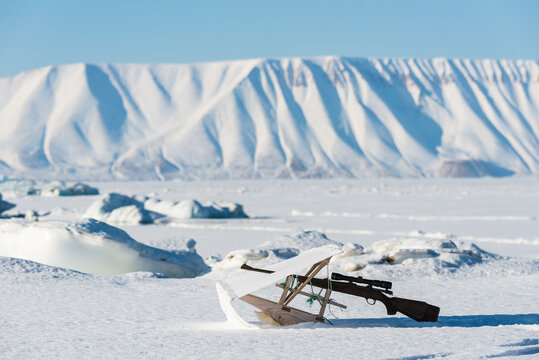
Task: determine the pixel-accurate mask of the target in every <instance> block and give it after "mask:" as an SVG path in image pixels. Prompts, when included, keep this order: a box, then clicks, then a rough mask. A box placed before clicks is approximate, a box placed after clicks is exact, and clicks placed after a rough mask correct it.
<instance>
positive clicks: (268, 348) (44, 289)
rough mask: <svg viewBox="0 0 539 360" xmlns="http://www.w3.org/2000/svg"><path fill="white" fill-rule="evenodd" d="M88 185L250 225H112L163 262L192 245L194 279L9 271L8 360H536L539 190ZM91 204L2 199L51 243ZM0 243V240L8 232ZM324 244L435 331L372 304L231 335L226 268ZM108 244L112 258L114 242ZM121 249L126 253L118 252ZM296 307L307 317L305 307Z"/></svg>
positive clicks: (482, 184) (400, 183) (430, 182)
mask: <svg viewBox="0 0 539 360" xmlns="http://www.w3.org/2000/svg"><path fill="white" fill-rule="evenodd" d="M90 185H91V186H93V187H95V188H97V189H98V190H99V192H100V193H101V194H106V193H113V192H114V193H120V194H123V195H128V196H139V197H142V196H147V197H150V198H155V199H162V200H165V201H170V202H171V203H174V202H176V201H180V200H183V199H197V200H199V201H200V202H202V203H207V202H213V201H224V202H228V203H239V204H242V205H243V207H244V210H245V212H246V213H247V214H249V216H250V218H236V219H184V220H181V219H178V220H176V221H174V222H170V223H158V224H148V225H141V224H139V225H115V226H119V227H120V228H121V229H123V230H125V231H126V232H127V233H128V234H129V236H130V237H131V238H132V240H133V239H134V240H136V242H138V243H142V244H144V245H146V246H151V247H155V248H160V249H162V250H163V251H164V252H163V253H166V254H169V255H170V254H178V252H179V251H185V249H186V244H188V243H189V240H190V239H195V240H196V252H197V253H198V254H199V255H201V256H202V258H204V259H206V262H207V264H208V265H213V271H211V272H208V273H205V274H204V275H202V276H199V277H196V278H193V279H177V278H166V277H163V276H162V275H158V274H153V273H148V272H132V273H126V274H120V275H98V274H86V273H80V272H77V271H74V270H68V269H64V268H59V267H54V266H50V265H42V264H38V263H35V262H32V261H29V260H21V259H15V258H7V257H3V258H1V257H0V289H2V290H1V292H0V293H1V294H2V301H0V314H2V316H1V317H0V329H1V330H0V354H2V356H1V357H2V358H126V359H127V358H129V359H133V358H150V357H151V358H181V359H187V358H217V357H218V358H225V359H226V358H235V359H237V358H240V359H241V358H250V359H253V358H254V359H265V358H267V359H273V358H301V359H303V358H310V359H312V358H323V357H331V358H343V359H347V358H356V359H367V358H369V359H371V358H372V359H427V358H442V357H443V358H449V359H470V358H480V357H502V358H511V357H519V356H523V357H527V358H535V357H537V356H539V355H538V354H539V302H538V301H537V298H538V297H539V285H538V284H539V205H538V204H539V181H538V179H537V178H504V179H488V178H486V179H472V180H455V179H446V180H442V179H436V180H435V179H417V180H397V179H383V180H302V181H265V180H259V181H253V182H248V181H215V182H99V183H98V182H93V183H91V184H90ZM97 199H99V196H96V195H91V196H75V197H44V196H30V195H22V194H11V196H7V194H6V195H5V196H4V197H3V200H5V201H8V202H10V203H13V204H16V205H17V206H16V207H15V208H13V209H9V210H7V211H5V212H4V213H3V215H4V216H5V215H16V214H25V213H27V212H28V211H30V210H34V211H35V212H36V214H38V217H39V221H40V222H39V223H37V224H39V226H38V225H37V224H34V225H30V223H27V224H28V227H29V228H32V227H33V228H34V230H35V228H36V227H37V228H38V229H41V230H40V231H43V227H45V228H46V227H47V226H49V227H50V226H52V225H50V224H56V225H55V226H56V227H57V228H59V229H63V228H62V227H61V226H60V225H58V224H75V223H79V225H66V226H65V227H64V228H68V229H71V230H73V231H74V229H75V230H76V229H79V230H80V229H81V226H82V225H80V222H81V216H82V214H83V213H84V212H85V211H86V210H87V209H88V208H89V207H90V205H91V204H92V203H94V202H95V201H96V200H97ZM49 212H50V213H49ZM47 213H49V214H48V215H45V216H39V215H40V214H47ZM48 221H51V223H50V224H49V223H48ZM6 224H7V225H6ZM13 224H19V225H20V224H24V222H23V221H22V220H11V219H0V232H1V231H2V229H5V228H6V226H8V225H9V226H8V228H10V229H11V230H10V231H12V232H15V233H17V234H18V236H19V238H20V239H24V240H25V241H28V239H29V237H28V236H26V235H25V236H23V235H21V234H20V232H19V230H17V229H18V228H17V229H15V230H13V226H14V225H13ZM47 224H49V225H47ZM19 225H17V226H19ZM17 226H15V227H17ZM77 226H78V227H77ZM82 229H87V228H84V226H82ZM90 230H91V229H90ZM90 230H89V231H90ZM303 230H305V231H309V232H307V233H305V232H303ZM58 231H59V230H58ZM62 231H63V230H62ZM85 231H86V230H85ZM100 231H101V230H100ZM107 231H108V230H107ZM75 232H76V231H75ZM90 232H92V231H90ZM320 233H323V234H325V235H326V237H327V239H325V238H324V237H323V236H322V235H320ZM84 234H85V233H84V231H83V234H82V235H84ZM110 234H114V232H113V231H112V232H110ZM79 235H80V236H82V235H81V234H79ZM79 235H78V236H79ZM3 236H4V239H6V231H4V232H3ZM84 236H86V235H84ZM122 236H123V235H122ZM104 237H105V238H107V237H106V236H104ZM109 237H110V238H114V236H113V235H110V236H109ZM121 238H122V237H121ZM77 239H78V237H77ZM0 241H2V237H1V236H0ZM77 241H79V240H77ZM80 241H82V240H80ZM129 241H131V240H129ZM129 241H127V242H128V243H129ZM325 242H331V243H340V244H348V243H352V244H355V245H351V244H348V245H347V247H346V249H348V250H347V251H348V254H349V255H350V256H348V257H343V258H341V259H339V260H337V261H336V263H335V266H337V265H339V264H340V265H339V266H341V268H340V269H342V268H343V267H344V268H346V267H347V266H349V265H350V264H351V265H354V266H356V267H357V268H362V270H360V271H359V272H355V274H358V275H361V276H364V277H367V278H375V279H381V280H388V281H392V282H393V290H394V292H395V295H396V296H399V297H404V298H411V299H418V300H423V301H426V302H428V303H430V304H434V305H437V306H439V307H440V308H441V312H440V318H439V321H438V322H437V323H417V322H415V321H413V320H411V319H408V318H405V317H402V316H400V315H398V316H387V315H386V314H385V310H384V307H383V306H382V305H381V304H375V305H374V306H369V305H367V304H366V303H365V301H364V299H361V298H353V297H350V296H347V295H342V294H335V295H334V296H333V297H334V298H335V300H337V301H338V302H340V303H343V304H345V305H347V306H348V309H346V310H343V311H341V310H340V309H338V308H336V307H332V308H331V310H332V312H333V314H334V315H336V316H337V317H338V319H334V318H333V316H332V315H331V313H327V315H328V318H329V320H330V321H331V322H332V323H333V325H330V324H303V325H297V326H292V327H286V328H273V327H268V326H261V328H260V329H254V330H253V329H241V328H238V327H235V326H233V325H232V324H230V323H227V321H226V317H225V314H224V313H223V311H222V310H221V308H220V306H219V300H218V297H217V293H216V290H215V284H216V282H217V281H218V280H219V279H222V278H227V277H230V276H234V274H235V273H236V272H237V271H239V270H236V269H235V268H234V262H233V261H229V264H228V265H229V266H222V265H223V264H225V262H226V261H227V260H226V259H234V256H236V257H238V256H239V257H241V256H247V257H249V256H251V258H249V259H247V260H249V261H250V263H252V264H253V265H254V264H256V263H257V262H259V263H260V264H263V263H264V262H272V261H278V260H279V257H281V258H286V257H289V256H291V255H293V252H294V251H297V252H299V251H303V250H304V249H307V248H309V247H312V246H315V245H318V244H323V243H325ZM471 243H473V244H475V245H476V246H475V247H474V246H472V245H471ZM106 244H107V246H112V245H111V244H114V241H109V242H106ZM122 244H123V245H122ZM122 244H121V245H122V246H123V247H125V248H129V246H126V245H125V241H124V243H122ZM359 245H361V247H360V246H359ZM477 247H479V248H480V249H478V248H477ZM362 248H363V249H362ZM122 249H123V248H122V247H120V248H119V249H116V250H115V251H122ZM277 249H280V250H279V251H276V250H277ZM283 249H284V250H283ZM175 251H176V252H175ZM231 254H232V255H234V256H232V255H231ZM249 254H254V255H249ZM256 254H259V257H260V260H257V257H256V256H255V255H256ZM264 254H266V255H265V256H264ZM227 255H228V256H227ZM222 259H225V260H224V261H223V262H220V260H222ZM383 259H386V260H387V259H391V261H386V260H383ZM231 264H232V265H231ZM354 266H351V267H349V268H348V269H349V270H351V269H352V268H353V267H354ZM339 271H341V270H339ZM258 293H259V294H261V295H263V296H267V297H269V298H273V299H274V298H276V297H277V296H278V294H279V290H278V289H276V288H274V287H272V286H270V287H267V288H264V289H262V290H260V291H259V292H258ZM295 305H296V306H298V307H300V308H303V309H306V310H308V309H309V305H308V304H306V303H305V302H304V301H301V300H298V303H297V304H295ZM235 306H236V310H237V311H238V313H239V314H240V315H241V316H242V317H243V318H244V319H245V320H247V321H249V322H252V323H257V322H258V320H257V318H256V316H255V314H254V311H253V310H254V308H252V307H250V306H249V305H247V304H242V303H239V304H236V305H235Z"/></svg>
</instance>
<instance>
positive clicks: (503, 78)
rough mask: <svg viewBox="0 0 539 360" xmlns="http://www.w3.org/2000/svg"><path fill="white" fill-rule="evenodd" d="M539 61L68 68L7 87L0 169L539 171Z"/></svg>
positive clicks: (131, 174) (165, 175)
mask: <svg viewBox="0 0 539 360" xmlns="http://www.w3.org/2000/svg"><path fill="white" fill-rule="evenodd" d="M538 109H539V65H538V63H537V61H533V60H489V59H486V60H470V59H465V60H460V59H444V58H435V59H430V60H424V59H413V58H408V59H406V58H403V59H391V58H381V59H377V58H350V57H336V56H327V57H313V58H282V59H249V60H237V61H231V62H228V61H220V62H210V63H198V64H101V65H93V64H85V63H78V64H71V65H59V66H48V67H44V68H40V69H36V70H31V71H29V72H24V73H21V74H18V75H16V76H14V77H10V78H2V79H0V128H2V129H3V131H1V132H0V172H1V173H4V174H5V175H8V176H28V177H51V176H55V177H60V178H83V179H133V180H142V179H174V178H180V179H215V178H303V177H371V176H397V177H410V176H411V177H421V176H427V177H433V176H434V177H436V176H483V175H490V176H506V175H511V174H536V173H537V172H538V171H539V141H538V137H539V116H538V114H539V110H538Z"/></svg>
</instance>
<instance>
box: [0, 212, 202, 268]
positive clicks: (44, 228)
mask: <svg viewBox="0 0 539 360" xmlns="http://www.w3.org/2000/svg"><path fill="white" fill-rule="evenodd" d="M0 256H8V257H14V258H21V259H26V260H32V261H37V262H40V263H42V264H47V265H53V266H57V267H64V268H68V269H73V270H77V271H82V272H86V273H95V274H121V273H127V272H134V271H150V272H155V273H161V274H164V275H166V276H170V277H178V278H183V277H195V276H197V275H200V274H201V273H203V272H204V271H206V270H207V266H206V265H205V263H204V261H203V260H202V258H201V257H200V256H199V255H197V254H196V251H194V247H193V246H192V247H191V249H188V250H177V251H173V252H171V251H164V250H161V249H156V248H153V247H150V246H146V245H144V244H141V243H139V242H137V241H135V240H134V239H133V238H131V237H130V236H129V235H128V234H127V233H126V232H124V231H123V230H120V229H118V228H115V227H112V226H110V225H107V224H105V223H102V222H99V221H97V220H93V219H90V220H89V221H88V222H85V223H77V224H67V223H60V222H38V223H35V222H34V223H28V222H23V221H5V222H2V223H0Z"/></svg>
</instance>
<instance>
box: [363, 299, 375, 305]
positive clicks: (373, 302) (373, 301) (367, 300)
mask: <svg viewBox="0 0 539 360" xmlns="http://www.w3.org/2000/svg"><path fill="white" fill-rule="evenodd" d="M370 300H372V303H370V302H369V298H365V301H366V302H367V304H369V305H374V304H376V300H374V299H370Z"/></svg>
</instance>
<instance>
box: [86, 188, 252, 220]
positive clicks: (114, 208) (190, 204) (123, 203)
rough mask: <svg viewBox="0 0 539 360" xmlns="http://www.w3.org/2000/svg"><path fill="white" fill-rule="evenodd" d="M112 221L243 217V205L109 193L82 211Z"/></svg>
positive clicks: (95, 217)
mask: <svg viewBox="0 0 539 360" xmlns="http://www.w3.org/2000/svg"><path fill="white" fill-rule="evenodd" d="M82 217H83V218H93V219H97V220H100V221H104V222H107V223H112V224H133V225H134V224H151V223H154V222H155V221H156V220H158V219H159V220H160V223H167V222H173V221H174V219H200V218H204V219H220V218H246V217H247V215H246V214H245V213H244V211H243V206H242V205H240V204H235V203H225V202H213V203H210V204H207V205H202V204H201V203H199V202H198V201H196V200H182V201H176V202H174V201H164V200H163V201H162V200H158V199H152V198H147V197H144V198H137V197H130V196H126V195H121V194H116V193H110V194H107V195H105V196H103V197H102V198H100V199H98V200H97V201H95V202H94V203H93V204H92V205H91V206H90V207H89V208H88V209H87V210H86V212H85V213H84V214H83V216H82Z"/></svg>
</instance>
